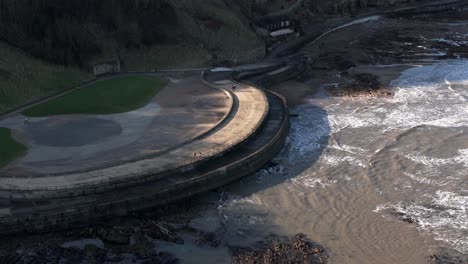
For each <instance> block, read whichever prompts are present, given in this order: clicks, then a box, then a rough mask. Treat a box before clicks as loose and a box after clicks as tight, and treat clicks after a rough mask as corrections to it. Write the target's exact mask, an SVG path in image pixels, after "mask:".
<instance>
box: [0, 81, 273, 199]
mask: <svg viewBox="0 0 468 264" xmlns="http://www.w3.org/2000/svg"><path fill="white" fill-rule="evenodd" d="M230 85H231V84H230V82H228V83H226V84H221V85H218V86H219V87H218V88H221V89H229V88H230ZM233 93H234V94H235V99H234V104H233V108H232V110H231V112H230V113H229V115H228V116H227V117H226V118H225V119H223V121H222V122H221V123H220V124H219V125H218V126H217V127H216V128H214V129H213V130H212V131H210V132H209V133H207V134H206V135H204V136H203V137H201V138H199V139H196V140H193V141H192V142H189V143H187V144H185V145H183V146H180V147H179V148H176V149H173V150H170V151H168V152H166V153H163V154H162V155H158V156H156V157H153V158H149V159H144V160H139V161H135V162H132V163H126V164H121V165H118V166H114V167H109V168H103V169H98V170H93V171H89V172H82V173H73V174H66V175H58V176H44V177H36V178H0V190H1V191H0V196H1V197H3V198H10V199H48V198H52V197H64V196H78V195H83V194H86V193H98V192H104V191H110V190H113V189H116V188H119V187H128V186H131V185H135V184H141V183H144V182H148V181H153V180H157V179H159V178H162V177H165V176H168V175H170V174H174V173H178V172H180V171H183V170H187V169H190V167H191V166H192V167H193V166H196V164H197V163H200V162H206V161H207V160H209V159H211V158H212V157H215V156H217V155H221V154H222V153H224V152H227V151H229V150H230V149H231V148H233V147H234V146H236V145H237V144H239V143H241V142H243V141H244V140H246V139H248V138H249V137H250V135H251V134H253V133H254V132H255V131H256V130H257V129H258V128H259V127H260V125H261V124H262V123H263V120H264V119H265V116H266V113H267V112H268V100H267V98H266V96H265V94H264V93H263V92H261V91H260V90H259V89H257V88H255V87H253V86H248V85H241V86H239V88H238V89H237V90H236V91H235V92H233Z"/></svg>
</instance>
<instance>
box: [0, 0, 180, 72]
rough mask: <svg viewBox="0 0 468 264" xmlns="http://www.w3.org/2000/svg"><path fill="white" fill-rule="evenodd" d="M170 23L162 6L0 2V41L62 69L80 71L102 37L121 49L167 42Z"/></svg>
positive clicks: (119, 1) (107, 0)
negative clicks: (60, 66) (66, 66)
mask: <svg viewBox="0 0 468 264" xmlns="http://www.w3.org/2000/svg"><path fill="white" fill-rule="evenodd" d="M174 23H177V19H176V16H175V12H174V9H173V7H172V6H171V5H170V4H168V2H167V1H165V0H146V1H139V0H132V1H130V0H79V1H74V0H73V1H63V0H2V1H0V40H3V41H5V42H7V43H9V44H10V45H12V46H15V47H18V48H20V49H22V50H24V51H26V52H28V53H30V54H32V55H34V56H36V57H39V58H43V59H46V60H48V61H51V62H53V63H57V64H63V65H78V66H83V64H84V62H85V61H86V60H87V59H88V58H89V57H90V56H93V55H96V54H99V53H100V52H101V49H102V47H101V45H100V43H99V37H100V36H102V35H103V34H106V35H109V36H110V37H112V38H114V39H116V40H117V43H118V45H119V46H121V47H139V46H140V45H151V44H153V43H159V42H164V41H170V38H169V37H168V36H165V34H164V31H163V30H161V28H162V27H164V25H174Z"/></svg>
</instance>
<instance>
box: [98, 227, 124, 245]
mask: <svg viewBox="0 0 468 264" xmlns="http://www.w3.org/2000/svg"><path fill="white" fill-rule="evenodd" d="M96 233H97V236H98V237H99V238H101V239H102V240H103V241H106V242H109V243H113V244H119V245H126V244H128V243H129V242H130V236H131V233H132V232H131V231H130V230H128V229H123V228H117V227H114V228H105V227H98V228H97V230H96Z"/></svg>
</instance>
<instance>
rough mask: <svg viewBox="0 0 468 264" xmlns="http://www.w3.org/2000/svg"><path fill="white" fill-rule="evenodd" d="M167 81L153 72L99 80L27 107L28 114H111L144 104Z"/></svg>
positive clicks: (33, 115) (37, 115)
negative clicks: (155, 75)
mask: <svg viewBox="0 0 468 264" xmlns="http://www.w3.org/2000/svg"><path fill="white" fill-rule="evenodd" d="M165 84H166V81H164V80H163V79H160V78H157V77H153V76H127V77H121V78H115V79H108V80H100V81H97V82H96V83H94V84H91V85H89V86H87V87H84V88H82V89H79V90H76V91H73V92H71V93H69V94H66V95H64V96H62V97H59V98H56V99H52V100H50V101H47V102H45V103H42V104H39V105H36V106H33V107H31V108H29V109H26V110H25V111H24V112H23V114H24V115H26V116H31V117H39V116H51V115H60V114H113V113H122V112H128V111H131V110H134V109H137V108H139V107H142V106H144V105H145V104H147V103H148V101H149V100H150V99H151V98H152V97H153V96H154V95H155V94H156V93H157V92H158V91H160V90H161V89H162V88H163V87H164V86H165Z"/></svg>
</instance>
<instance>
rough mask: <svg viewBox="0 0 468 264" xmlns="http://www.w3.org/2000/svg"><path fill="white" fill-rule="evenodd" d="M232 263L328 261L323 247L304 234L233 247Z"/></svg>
mask: <svg viewBox="0 0 468 264" xmlns="http://www.w3.org/2000/svg"><path fill="white" fill-rule="evenodd" d="M232 251H233V257H232V263H233V264H256V263H258V264H260V263H262V264H295V263H297V264H302V263H304V264H305V263H309V264H319V263H327V262H328V258H329V257H328V254H327V251H326V250H325V248H324V247H323V246H321V245H319V244H316V243H314V242H312V241H311V240H310V239H308V238H307V237H306V235H304V234H297V235H295V236H294V237H292V238H290V239H272V240H268V241H264V242H259V243H258V244H257V245H255V246H253V247H251V248H233V249H232Z"/></svg>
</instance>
